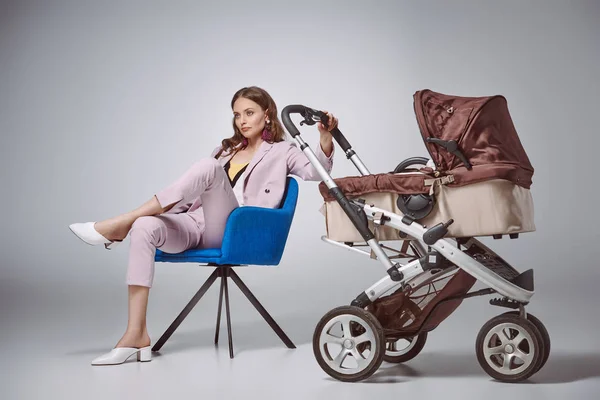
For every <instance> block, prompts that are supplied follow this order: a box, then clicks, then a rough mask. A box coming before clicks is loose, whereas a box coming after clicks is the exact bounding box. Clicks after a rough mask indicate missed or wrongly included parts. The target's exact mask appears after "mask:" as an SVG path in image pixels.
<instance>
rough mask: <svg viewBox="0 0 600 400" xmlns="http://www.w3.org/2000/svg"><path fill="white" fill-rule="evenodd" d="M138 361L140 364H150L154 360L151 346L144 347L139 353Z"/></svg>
mask: <svg viewBox="0 0 600 400" xmlns="http://www.w3.org/2000/svg"><path fill="white" fill-rule="evenodd" d="M137 360H138V361H140V362H148V361H150V360H152V349H150V346H148V347H142V348H141V349H140V351H138V353H137Z"/></svg>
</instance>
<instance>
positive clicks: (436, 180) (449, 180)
mask: <svg viewBox="0 0 600 400" xmlns="http://www.w3.org/2000/svg"><path fill="white" fill-rule="evenodd" d="M452 182H454V175H446V176H442V177H441V178H432V179H425V180H424V181H423V184H424V185H425V186H431V189H429V195H430V196H431V195H432V194H433V190H434V187H435V184H436V183H437V184H438V185H447V184H449V183H452Z"/></svg>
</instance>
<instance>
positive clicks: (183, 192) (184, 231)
mask: <svg viewBox="0 0 600 400" xmlns="http://www.w3.org/2000/svg"><path fill="white" fill-rule="evenodd" d="M219 149H220V146H219V147H217V148H216V149H215V150H214V151H213V152H212V154H211V157H210V158H204V159H202V160H200V161H198V162H196V163H194V164H193V165H192V166H191V167H190V168H189V169H188V170H187V171H186V172H185V173H184V174H183V175H182V176H181V177H179V178H178V179H177V180H176V181H175V182H173V183H172V184H170V185H169V186H167V187H166V188H164V189H163V190H161V191H160V192H158V193H156V198H157V199H158V202H159V203H160V205H161V206H162V207H165V206H167V205H169V204H173V203H177V204H175V206H173V208H171V209H170V210H169V211H167V212H166V213H164V214H161V215H157V216H146V217H141V218H138V219H137V220H136V221H135V222H134V223H133V226H132V228H131V231H130V232H129V236H130V240H131V243H130V248H129V263H128V267H127V284H128V285H139V286H147V287H152V282H153V280H154V256H155V254H156V249H157V248H158V249H160V250H162V251H164V252H166V253H180V252H182V251H184V250H187V249H191V248H219V247H221V240H222V239H223V233H224V230H225V224H226V222H227V218H228V217H229V214H230V213H231V211H233V209H234V208H236V207H238V206H239V204H238V201H237V199H236V197H235V194H234V192H233V189H232V188H231V185H230V183H229V179H228V177H227V175H226V173H225V170H224V169H223V166H224V165H225V164H226V163H227V161H229V159H230V158H231V157H232V156H233V155H232V154H227V155H221V157H219V159H218V160H217V159H215V158H214V157H215V155H216V154H217V152H218V151H219ZM334 153H335V150H334V151H333V152H332V153H331V155H330V156H329V157H327V156H326V155H325V154H324V153H323V150H322V149H321V146H320V145H317V146H316V149H315V154H316V156H317V158H318V160H319V161H320V162H321V164H322V165H323V167H325V169H326V170H327V172H331V169H332V167H333V155H334ZM289 174H292V175H296V176H298V177H299V178H301V179H303V180H306V181H319V180H321V177H320V176H319V174H318V173H317V171H316V170H315V169H314V167H313V166H312V164H311V163H310V162H309V161H308V158H307V157H306V156H305V155H304V153H303V152H302V151H301V150H300V149H298V147H296V146H295V145H294V144H293V143H292V142H288V141H283V142H277V143H272V144H271V143H268V142H263V143H262V144H261V145H260V147H259V148H258V150H257V151H256V153H255V154H254V156H253V158H252V160H251V161H250V164H249V165H248V167H247V169H246V175H245V176H246V178H245V180H244V182H238V184H243V185H244V187H243V198H244V204H245V205H248V206H257V207H268V208H275V207H278V206H279V203H280V202H281V199H282V198H283V193H284V190H285V183H286V178H287V176H288V175H289Z"/></svg>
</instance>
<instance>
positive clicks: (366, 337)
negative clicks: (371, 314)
mask: <svg viewBox="0 0 600 400" xmlns="http://www.w3.org/2000/svg"><path fill="white" fill-rule="evenodd" d="M373 339H374V337H373V335H371V334H370V333H369V332H365V333H363V334H362V335H360V336H357V337H355V338H354V343H355V344H361V343H364V342H372V341H373Z"/></svg>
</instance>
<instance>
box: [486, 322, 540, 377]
mask: <svg viewBox="0 0 600 400" xmlns="http://www.w3.org/2000/svg"><path fill="white" fill-rule="evenodd" d="M475 352H476V353H477V361H479V365H481V367H482V368H483V370H484V371H485V372H486V373H487V374H488V375H490V376H491V377H492V378H494V379H497V380H499V381H502V382H519V381H523V380H525V379H528V378H529V377H531V376H532V375H533V374H535V373H536V372H537V371H538V369H539V366H540V365H541V362H542V359H543V355H544V339H543V337H542V334H541V333H540V331H539V329H538V328H537V327H536V326H535V325H534V324H533V323H532V322H530V321H528V320H527V319H525V318H521V317H520V316H519V315H515V314H502V315H499V316H497V317H494V318H492V319H490V320H489V321H488V322H486V323H485V325H483V327H482V328H481V330H480V331H479V334H478V335H477V340H476V344H475Z"/></svg>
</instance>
